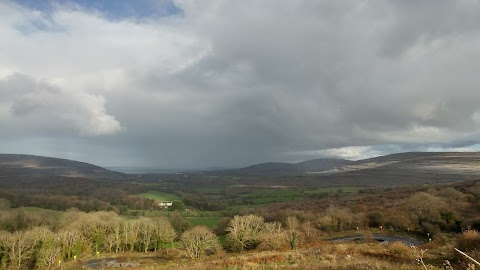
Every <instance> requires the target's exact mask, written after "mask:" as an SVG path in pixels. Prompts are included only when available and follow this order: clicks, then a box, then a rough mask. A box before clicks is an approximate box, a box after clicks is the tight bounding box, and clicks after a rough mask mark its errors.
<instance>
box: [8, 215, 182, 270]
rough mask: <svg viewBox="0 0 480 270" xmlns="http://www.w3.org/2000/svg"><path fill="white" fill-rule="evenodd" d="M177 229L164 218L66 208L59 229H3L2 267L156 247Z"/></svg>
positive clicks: (45, 265) (49, 263) (27, 266)
mask: <svg viewBox="0 0 480 270" xmlns="http://www.w3.org/2000/svg"><path fill="white" fill-rule="evenodd" d="M174 239H175V230H174V229H173V227H172V225H171V224H170V222H169V221H168V220H167V219H165V218H160V217H159V218H147V217H141V218H138V219H125V218H122V217H120V216H118V215H117V214H116V213H114V212H95V213H84V212H67V213H65V214H64V216H63V217H62V219H61V221H60V225H59V228H58V230H57V231H54V230H52V229H51V228H48V227H34V228H31V229H28V230H20V231H15V232H7V231H0V262H1V264H0V266H1V267H0V268H2V269H7V268H8V267H10V268H13V269H32V268H34V267H37V268H40V269H45V268H49V267H50V266H52V265H53V264H54V263H56V262H61V261H64V260H72V259H75V258H77V257H80V256H82V254H95V253H97V254H98V253H100V252H123V251H139V252H149V251H156V250H157V249H159V248H163V247H169V246H171V245H172V243H173V241H174Z"/></svg>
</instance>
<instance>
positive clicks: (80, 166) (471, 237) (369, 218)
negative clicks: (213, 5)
mask: <svg viewBox="0 0 480 270" xmlns="http://www.w3.org/2000/svg"><path fill="white" fill-rule="evenodd" d="M479 169H480V153H476V152H468V153H463V152H462V153H455V152H451V153H447V152H443V153H422V152H416V153H401V154H394V155H388V156H382V157H377V158H372V159H366V160H360V161H350V160H342V159H316V160H309V161H305V162H300V163H295V164H290V163H273V162H272V163H264V164H257V165H253V166H250V167H246V168H240V169H228V170H226V169H225V170H216V171H188V172H172V173H136V174H125V173H120V172H116V171H111V170H107V169H105V168H102V167H99V166H95V165H92V164H88V163H83V162H76V161H70V160H64V159H57V158H48V157H40V156H29V155H7V154H3V155H0V269H34V268H36V269H82V268H85V267H86V268H101V267H104V268H108V267H114V266H130V267H133V268H134V269H162V268H164V269H467V268H468V269H474V268H472V267H477V268H478V267H480V266H475V262H474V261H472V260H470V259H467V258H466V257H465V256H464V255H461V254H460V253H458V252H457V251H456V250H455V248H457V249H459V250H461V251H464V252H466V254H468V255H469V256H471V257H473V259H476V260H478V259H480V235H479V233H478V230H480V170H479ZM162 202H171V205H169V206H168V207H165V206H162V205H161V203H162ZM378 234H382V235H384V234H387V235H397V236H402V237H410V238H412V237H413V238H415V239H417V240H419V241H421V242H422V243H424V244H422V245H419V246H415V247H411V246H409V245H408V244H406V243H402V241H398V242H383V243H379V242H377V241H375V237H374V236H376V235H378ZM352 235H356V236H361V237H360V238H358V239H360V240H359V241H353V242H344V241H340V242H339V241H330V240H331V239H334V238H338V237H342V236H352ZM469 267H470V268H469Z"/></svg>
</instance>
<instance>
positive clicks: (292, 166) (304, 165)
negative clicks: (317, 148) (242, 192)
mask: <svg viewBox="0 0 480 270" xmlns="http://www.w3.org/2000/svg"><path fill="white" fill-rule="evenodd" d="M350 164H354V162H353V161H350V160H345V159H334V158H321V159H312V160H307V161H302V162H299V163H284V162H268V163H262V164H256V165H252V166H248V167H245V168H239V169H232V170H225V172H226V173H229V174H238V175H264V176H265V175H269V176H283V175H302V174H305V173H308V172H321V171H328V170H334V169H335V168H337V167H340V166H346V165H350Z"/></svg>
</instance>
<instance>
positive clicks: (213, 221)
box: [186, 217, 220, 228]
mask: <svg viewBox="0 0 480 270" xmlns="http://www.w3.org/2000/svg"><path fill="white" fill-rule="evenodd" d="M186 220H187V221H188V222H190V224H192V225H193V226H198V225H203V226H207V227H209V228H213V227H214V226H215V225H217V223H218V221H219V220H220V218H219V217H187V218H186Z"/></svg>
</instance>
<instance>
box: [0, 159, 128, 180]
mask: <svg viewBox="0 0 480 270" xmlns="http://www.w3.org/2000/svg"><path fill="white" fill-rule="evenodd" d="M22 176H23V177H34V178H43V177H52V176H57V177H76V178H89V179H97V180H122V179H125V178H127V177H128V176H127V175H126V174H123V173H119V172H114V171H110V170H107V169H104V168H102V167H99V166H96V165H92V164H88V163H85V162H79V161H72V160H67V159H60V158H51V157H42V156H32V155H17V154H0V179H1V178H12V177H15V178H16V177H22Z"/></svg>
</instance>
